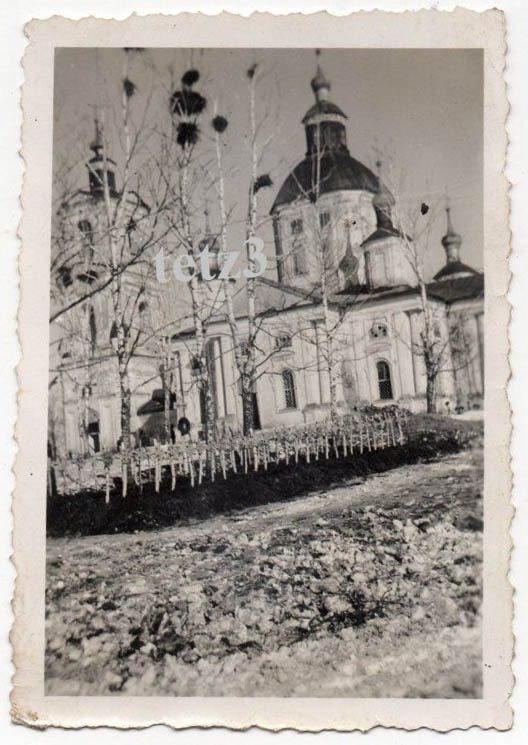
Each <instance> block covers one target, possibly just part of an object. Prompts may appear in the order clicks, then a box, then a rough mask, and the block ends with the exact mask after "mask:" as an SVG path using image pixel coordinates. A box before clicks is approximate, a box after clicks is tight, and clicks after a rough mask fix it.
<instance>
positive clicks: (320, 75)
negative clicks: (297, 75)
mask: <svg viewBox="0 0 528 745" xmlns="http://www.w3.org/2000/svg"><path fill="white" fill-rule="evenodd" d="M310 85H311V86H312V90H313V92H314V94H315V97H316V99H317V100H318V101H324V100H326V97H327V96H328V92H329V91H330V90H331V88H332V85H331V83H330V81H329V80H328V78H327V77H326V75H325V74H324V72H323V71H322V69H321V66H320V65H317V71H316V73H315V77H313V78H312V80H311V82H310Z"/></svg>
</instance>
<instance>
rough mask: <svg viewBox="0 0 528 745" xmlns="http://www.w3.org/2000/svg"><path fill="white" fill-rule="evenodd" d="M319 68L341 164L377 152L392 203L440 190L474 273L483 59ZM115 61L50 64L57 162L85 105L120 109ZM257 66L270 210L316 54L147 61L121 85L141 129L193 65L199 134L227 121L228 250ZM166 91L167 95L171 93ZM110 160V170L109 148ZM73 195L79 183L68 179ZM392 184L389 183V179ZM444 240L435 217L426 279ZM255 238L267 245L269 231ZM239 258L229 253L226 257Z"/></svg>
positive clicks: (359, 59) (61, 56) (299, 151)
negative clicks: (197, 75) (343, 156)
mask: <svg viewBox="0 0 528 745" xmlns="http://www.w3.org/2000/svg"><path fill="white" fill-rule="evenodd" d="M319 59H320V63H321V66H322V67H323V70H324V72H325V74H326V76H327V77H328V78H329V79H330V81H331V84H332V90H331V92H330V96H329V98H330V100H331V101H333V102H334V103H336V104H337V105H338V106H340V107H341V108H342V110H343V111H344V112H345V113H346V114H347V116H348V121H347V135H348V147H349V150H350V154H351V155H352V156H353V157H354V158H357V159H358V160H360V161H362V162H363V163H365V165H368V166H369V167H371V168H373V167H374V163H375V161H376V158H377V154H376V153H377V151H381V152H382V153H383V157H382V159H383V160H384V163H387V162H388V160H389V159H390V158H392V159H393V161H394V166H395V172H398V173H401V174H403V176H404V182H403V185H401V186H400V187H399V188H400V194H399V196H400V197H402V196H403V197H404V198H405V199H409V200H411V201H413V200H414V199H416V200H417V201H418V200H419V201H420V202H421V201H422V200H425V201H427V202H429V203H438V202H439V201H440V200H442V199H443V195H444V193H445V190H446V188H447V190H448V192H449V195H450V199H451V205H452V218H453V222H454V226H455V229H456V230H457V232H459V233H460V234H461V235H462V238H463V243H462V254H461V258H462V260H463V261H465V262H466V263H469V264H471V265H472V266H474V267H475V268H482V262H483V256H482V209H483V208H482V84H483V81H482V57H481V53H480V51H479V50H475V49H467V50H416V49H414V50H398V49H382V50H371V49H354V50H338V49H331V50H324V49H323V50H322V51H321V55H320V58H319ZM122 60H123V52H122V51H121V50H117V49H100V50H97V51H96V50H94V49H87V48H86V49H83V48H75V49H59V50H57V52H56V59H55V66H56V69H55V127H54V148H55V151H54V156H55V158H54V159H55V162H56V163H58V162H60V161H63V160H72V159H75V158H78V159H79V162H81V161H82V158H84V157H86V156H87V155H89V151H88V147H87V146H88V143H89V141H90V139H91V138H93V117H94V105H95V104H98V103H99V104H100V103H101V102H102V101H103V102H106V105H107V106H110V107H111V106H112V105H114V104H115V103H117V102H118V101H119V96H120V80H121V77H122ZM254 62H258V64H259V69H260V70H261V71H262V80H261V82H260V83H259V110H258V118H259V119H261V118H262V117H263V116H264V114H265V115H266V119H265V122H264V124H263V126H262V131H261V140H262V141H266V140H268V139H269V140H270V141H269V144H268V146H267V148H266V150H265V155H264V158H263V162H262V166H261V171H270V173H271V176H272V179H273V181H274V186H273V188H271V189H268V190H265V192H266V193H265V192H264V191H262V192H261V194H262V198H261V207H262V210H263V211H264V212H265V211H267V210H269V207H270V206H271V203H272V201H273V199H274V197H275V196H276V193H277V190H278V189H279V187H280V184H281V182H282V181H283V180H284V178H285V177H286V175H287V173H288V170H289V169H290V168H292V167H293V166H294V165H295V164H296V163H297V162H298V161H300V160H302V158H303V157H304V153H305V149H306V148H305V140H304V130H303V127H302V125H301V119H302V117H303V116H304V114H305V112H306V111H307V109H308V108H309V107H310V106H311V105H312V104H313V102H314V97H313V93H312V91H311V88H310V80H311V78H312V77H313V75H314V72H315V67H316V57H315V54H314V50H308V49H295V50H280V49H264V50H227V49H207V50H194V51H193V52H192V57H191V52H190V51H189V50H180V49H176V50H174V49H172V50H169V49H155V50H147V51H146V52H145V53H143V54H141V55H137V57H135V61H134V62H133V65H132V69H131V73H130V77H131V79H132V80H133V81H134V82H135V83H136V84H137V86H138V90H137V95H136V96H135V97H134V99H133V103H134V106H135V107H136V110H137V112H140V111H141V109H142V107H144V106H145V105H146V102H147V98H148V96H149V93H151V92H152V91H153V93H152V97H151V99H150V100H149V102H148V112H147V116H148V117H149V119H150V121H151V122H152V121H154V120H155V119H156V117H158V118H161V117H166V116H167V110H168V104H167V97H168V96H167V92H168V90H170V88H171V84H170V82H169V80H170V73H169V69H170V68H171V67H172V70H173V76H174V79H175V81H176V84H178V83H179V78H180V77H181V75H182V74H183V72H185V70H186V69H188V68H189V67H190V66H191V65H192V66H193V67H196V68H198V69H199V70H200V72H201V76H202V79H201V81H200V83H199V84H198V85H197V86H196V88H197V89H198V90H200V92H201V93H202V94H203V95H206V97H208V101H209V103H208V112H207V114H206V116H205V117H204V126H203V129H204V130H206V129H208V123H209V121H210V118H211V116H212V115H213V109H214V105H215V103H216V106H217V109H218V111H219V113H222V114H224V115H225V116H226V117H227V118H228V120H229V127H228V129H227V131H226V135H225V142H226V162H227V164H228V166H229V171H230V174H231V175H230V178H229V180H228V186H227V201H228V203H229V205H232V206H233V207H234V213H233V217H234V223H233V227H232V228H231V233H230V242H231V243H234V244H237V243H239V242H240V241H241V240H242V238H243V229H242V225H243V221H244V216H245V211H246V203H247V183H248V182H247V178H248V168H249V163H248V153H247V149H246V148H245V146H244V132H245V131H247V130H246V128H247V121H248V105H247V101H248V97H247V78H246V71H247V69H248V67H250V66H251V65H252V64H253V63H254ZM174 87H176V86H174ZM115 151H116V152H113V153H112V155H113V156H114V158H115V159H116V160H119V147H118V145H117V143H116V144H115ZM77 173H78V178H79V180H80V184H79V185H82V182H83V181H84V180H85V178H86V176H85V174H84V173H83V171H82V168H78V169H77ZM398 181H399V179H398ZM444 233H445V215H444V213H443V212H442V213H441V214H440V215H439V218H438V220H437V222H436V223H435V226H434V229H433V234H432V242H431V243H432V245H431V249H430V251H429V256H428V260H427V268H428V270H429V273H430V274H432V273H433V272H434V271H436V270H438V269H439V268H440V267H441V266H442V265H443V263H444V261H445V254H444V252H443V249H442V247H441V244H440V239H441V236H442V235H443V234H444ZM262 237H263V238H264V239H265V240H266V242H267V243H268V244H269V245H271V231H269V230H268V229H264V230H263V235H262ZM234 248H238V246H237V245H233V249H234Z"/></svg>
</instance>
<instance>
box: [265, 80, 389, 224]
mask: <svg viewBox="0 0 528 745" xmlns="http://www.w3.org/2000/svg"><path fill="white" fill-rule="evenodd" d="M311 87H312V90H313V92H314V94H315V97H316V101H315V104H314V105H313V106H312V107H311V108H310V109H309V110H308V111H307V113H306V114H305V116H304V118H303V120H302V123H303V124H304V126H305V131H306V144H307V152H306V156H305V158H304V160H302V161H301V162H300V163H299V164H298V165H297V166H296V167H295V168H294V170H293V171H292V173H291V174H290V175H289V176H288V177H287V178H286V180H285V181H284V183H283V184H282V186H281V188H280V189H279V193H278V195H277V197H276V199H275V201H274V203H273V206H272V208H271V212H274V211H275V210H276V209H277V208H278V207H280V206H282V205H284V204H289V203H291V202H295V201H297V200H299V199H310V200H311V201H315V200H316V199H317V197H318V196H321V195H322V194H327V193H329V192H334V191H369V192H371V193H372V194H377V193H378V191H379V180H378V177H377V176H376V175H375V174H374V173H373V172H372V171H371V170H370V169H369V168H367V167H366V166H365V165H363V163H360V162H359V161H358V160H356V159H355V158H352V157H351V155H350V153H349V152H348V148H347V142H346V129H345V121H346V118H347V117H346V114H344V113H343V111H341V109H340V108H339V107H338V106H336V105H335V104H334V103H332V102H331V101H328V100H327V98H326V95H327V93H328V91H329V90H330V87H331V85H330V81H329V80H328V79H327V78H326V76H325V75H324V73H323V71H322V69H321V67H320V66H318V67H317V72H316V74H315V77H314V78H313V80H312V81H311ZM316 159H317V161H318V167H317V168H316V167H315V162H316ZM316 174H318V177H319V178H318V183H317V182H316Z"/></svg>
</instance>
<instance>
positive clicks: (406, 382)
mask: <svg viewBox="0 0 528 745" xmlns="http://www.w3.org/2000/svg"><path fill="white" fill-rule="evenodd" d="M311 86H312V90H313V93H314V96H315V102H314V105H313V106H312V107H311V108H310V109H309V110H308V111H307V112H306V114H305V115H304V118H303V119H302V124H303V126H304V129H305V134H306V152H305V154H304V157H303V158H302V159H301V160H300V162H299V163H298V165H297V166H295V168H294V169H293V170H292V171H291V173H290V174H289V175H288V176H287V178H286V179H285V181H284V182H283V183H282V185H281V186H280V188H279V189H278V191H277V194H276V196H275V200H274V202H273V205H272V208H271V218H272V223H273V236H274V247H275V257H274V258H275V261H274V267H276V273H275V276H269V275H266V276H263V277H260V278H259V279H258V280H257V281H256V295H255V300H256V307H257V313H258V318H259V329H260V330H259V337H258V339H257V344H256V347H257V348H258V351H257V376H256V383H255V390H254V394H253V400H254V423H255V428H259V429H271V428H273V427H282V426H290V425H302V424H303V423H306V422H311V421H314V420H319V419H324V418H326V417H328V415H329V412H330V404H331V396H332V392H333V396H334V397H335V405H336V408H337V412H338V414H346V413H348V412H351V411H354V410H357V409H360V408H362V407H366V406H376V407H382V406H386V405H392V404H398V405H399V406H401V407H405V408H406V409H409V410H410V411H413V412H419V411H424V410H425V409H426V405H427V404H426V393H427V374H426V373H427V370H426V364H425V360H424V338H425V336H426V335H427V334H429V335H432V337H433V339H432V341H431V344H436V348H437V349H440V348H441V349H442V354H441V359H440V358H439V363H438V373H437V375H436V379H435V407H436V410H437V411H438V412H440V413H446V414H448V413H455V411H463V410H467V409H470V408H482V407H483V392H484V324H483V319H484V276H483V274H482V273H481V272H478V271H476V270H475V269H473V268H471V267H470V266H468V265H466V264H465V263H463V261H462V257H461V248H462V238H461V236H460V235H459V234H457V233H456V231H455V229H454V227H453V221H452V216H451V210H450V208H449V207H448V208H447V210H446V233H445V235H444V237H443V239H442V246H438V250H439V251H440V250H442V248H443V250H444V251H445V257H446V260H445V264H444V266H443V268H442V269H441V270H440V271H439V272H438V273H437V274H436V275H435V276H434V278H432V279H431V280H430V281H427V282H423V281H420V277H419V273H417V271H416V267H414V266H413V262H412V259H411V256H410V246H412V236H408V235H406V234H405V233H404V232H403V229H402V227H401V226H400V224H399V223H400V221H399V220H398V219H396V218H395V215H394V213H395V211H397V208H396V205H395V200H394V197H393V195H392V194H391V193H390V191H389V189H388V188H387V187H386V186H385V185H384V184H383V183H382V180H381V177H380V176H381V175H380V173H379V172H378V173H374V172H373V171H372V170H370V169H369V168H367V167H366V166H365V165H363V164H362V163H361V162H360V161H358V160H356V159H355V158H354V157H353V156H352V155H351V154H350V152H349V147H348V142H347V129H346V123H347V116H346V114H345V113H344V112H343V111H342V110H341V109H340V108H339V106H337V105H336V104H334V103H333V102H331V101H330V100H329V94H330V90H331V85H330V82H329V81H328V80H327V78H326V77H325V75H324V73H323V72H322V70H321V69H320V67H318V69H317V73H316V75H315V77H314V78H313V80H312V81H311ZM96 188H97V185H96V184H95V183H93V184H91V189H92V195H91V196H90V195H88V196H87V197H86V199H87V200H88V201H90V200H92V203H93V190H94V189H96ZM113 188H115V184H114V185H113ZM81 201H82V200H81ZM143 208H145V209H146V206H145V207H143V206H142V205H140V206H138V205H133V206H132V207H131V209H133V211H134V210H136V211H137V210H138V209H143ZM76 220H77V218H76ZM83 221H84V223H83V227H81V222H83ZM77 223H78V227H79V230H81V232H82V231H84V232H86V231H87V230H88V228H87V224H88V219H87V217H86V216H85V215H84V214H83V216H81V217H80V218H79V219H78V220H77ZM89 229H90V230H92V227H91V225H90V227H89ZM81 238H83V236H80V239H81ZM84 240H86V236H84ZM431 250H437V249H436V247H432V248H431ZM216 281H217V280H213V283H214V282H216ZM176 287H177V291H178V292H179V293H182V292H183V293H184V292H186V291H187V290H186V289H185V288H184V289H182V286H181V285H180V284H179V283H177V282H170V283H167V285H163V286H162V287H161V289H160V288H159V287H158V288H155V289H153V290H152V292H153V297H152V298H151V300H150V301H149V299H148V298H146V299H145V302H154V303H155V302H156V297H155V294H156V293H157V292H166V293H175V292H176V289H175V288H176ZM234 303H235V314H236V318H237V324H238V326H239V330H240V335H241V338H242V339H243V338H244V332H245V323H246V321H245V319H246V318H247V296H246V292H245V288H244V286H243V284H242V283H239V284H237V286H236V287H235V289H234ZM94 306H95V304H94ZM98 307H99V308H100V309H101V308H103V307H104V301H103V300H101V299H100V300H98ZM90 312H91V313H92V314H93V313H96V314H97V313H98V310H97V308H96V307H94V308H92V310H91V311H90ZM101 313H102V315H101V317H100V319H99V318H98V319H94V318H92V317H91V316H90V314H88V316H87V323H88V324H89V325H90V324H92V333H94V329H95V325H96V324H97V326H98V329H99V328H102V329H103V330H102V331H100V332H99V331H98V333H100V335H101V336H100V338H103V339H109V338H110V337H109V334H110V333H111V329H109V328H106V327H107V326H109V324H110V322H109V319H108V317H107V316H106V317H105V316H104V313H103V311H102V310H101V311H100V314H101ZM426 314H427V319H426V318H425V316H426ZM110 325H111V324H110ZM246 325H247V324H246ZM328 334H331V337H332V339H331V349H332V357H331V359H332V365H331V369H329V365H328V359H329V357H328V355H329V342H328V338H327V337H328ZM193 335H194V330H193V325H192V322H191V321H186V322H182V323H180V324H179V325H178V327H177V328H176V327H175V328H174V329H173V331H172V333H171V350H172V357H171V359H172V364H173V365H174V381H175V382H174V387H173V391H172V395H171V399H170V406H171V420H172V421H173V422H174V425H175V426H176V425H177V422H178V420H179V419H180V418H181V417H185V418H186V419H187V420H188V421H189V422H190V425H191V436H196V437H199V436H200V433H201V431H202V428H203V423H204V411H203V408H204V407H203V401H201V397H200V392H199V390H198V387H197V384H196V377H195V370H194V369H193V353H192V349H193ZM246 338H247V331H246ZM207 339H208V341H207V349H208V355H209V358H210V379H211V387H212V390H213V397H214V408H215V415H216V425H217V427H218V429H219V431H220V432H222V431H227V430H230V431H237V430H240V429H241V426H242V400H241V395H240V380H239V375H238V371H237V366H236V364H235V350H234V349H233V342H232V336H231V333H230V329H229V325H228V323H227V321H226V317H225V310H224V309H223V308H222V306H221V304H220V305H219V307H218V308H217V309H216V310H215V314H214V316H213V317H212V318H211V320H210V321H209V322H208V324H207ZM243 344H244V341H242V345H243ZM95 346H96V347H97V350H96V351H97V354H99V355H100V357H101V359H100V370H101V372H100V373H99V375H98V381H99V382H98V384H97V385H92V386H91V387H90V388H89V393H88V394H87V395H89V402H86V401H85V417H86V416H87V417H88V418H87V419H85V425H82V426H89V427H91V430H92V431H93V432H96V433H97V438H96V440H95V439H94V438H92V440H91V442H90V449H91V450H92V451H97V450H99V449H104V448H112V447H115V446H116V443H117V441H118V438H119V425H118V423H119V400H118V399H119V389H118V388H117V387H116V385H115V374H112V372H111V369H112V366H115V364H116V362H115V359H112V356H111V353H110V352H111V350H110V347H108V349H105V343H100V342H98V343H97V344H96V345H95ZM108 350H110V352H109V351H108ZM68 365H70V369H71V368H72V367H74V361H73V360H66V361H65V362H64V361H63V368H64V369H66V368H68ZM105 370H106V371H107V372H104V371H105ZM131 370H132V372H131V374H132V376H133V377H134V379H135V381H136V385H134V386H133V394H132V415H133V416H132V431H133V432H135V433H136V435H137V439H138V441H139V437H140V436H141V437H144V438H145V441H148V439H149V438H156V439H158V440H159V439H162V437H163V435H162V433H163V420H164V408H165V405H166V399H165V397H164V395H163V392H162V390H161V384H160V379H159V362H158V361H157V360H156V359H155V357H154V356H149V354H147V353H143V354H142V355H138V358H137V359H136V360H133V361H132V362H131ZM72 380H73V377H72V375H71V374H69V375H68V376H65V375H63V376H62V383H61V385H62V393H61V395H60V396H58V397H56V402H55V410H57V407H58V409H60V411H59V413H56V414H55V416H56V418H57V417H58V419H61V418H62V420H63V422H64V433H63V437H62V446H61V448H60V449H62V450H65V451H66V452H82V450H83V441H82V437H81V436H80V434H79V433H80V428H79V401H80V400H82V397H81V398H79V395H78V393H77V394H76V393H75V390H74V389H75V383H72ZM65 381H66V382H65ZM142 381H144V382H142ZM77 385H78V384H77ZM82 426H81V430H82ZM175 435H176V436H177V432H176V430H175Z"/></svg>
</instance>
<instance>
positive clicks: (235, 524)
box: [46, 444, 482, 698]
mask: <svg viewBox="0 0 528 745" xmlns="http://www.w3.org/2000/svg"><path fill="white" fill-rule="evenodd" d="M250 488H251V482H250V481H249V480H248V489H250ZM481 488H482V449H481V447H480V446H479V445H478V444H476V445H474V446H473V447H472V448H470V449H468V450H466V451H463V452H461V453H458V454H455V455H448V456H443V457H441V458H439V459H438V460H437V461H435V462H430V463H420V464H416V465H407V466H402V467H400V468H396V469H393V470H391V471H387V472H385V473H383V474H379V475H374V476H369V477H367V478H365V479H361V478H358V477H354V478H353V479H351V481H350V483H348V484H345V485H340V486H339V487H336V488H329V489H326V490H325V491H324V492H322V493H319V494H310V495H309V496H305V497H302V498H298V499H295V500H292V501H289V502H287V503H282V504H281V503H274V504H271V505H260V506H256V507H253V508H249V509H246V510H244V511H243V512H239V513H237V514H233V515H230V516H218V517H214V518H211V519H208V520H205V521H202V522H196V523H194V524H188V525H186V526H184V527H181V526H180V527H177V528H169V529H164V530H158V531H155V532H152V531H151V532H144V533H137V534H128V535H125V534H121V535H111V536H109V535H104V536H102V535H101V536H88V537H82V538H71V539H66V538H50V539H48V549H47V562H48V563H47V570H48V588H47V605H46V608H47V610H46V636H47V639H46V641H47V646H46V693H47V694H48V695H81V694H82V695H87V694H88V695H89V694H93V695H107V694H115V695H119V694H125V695H182V696H193V695H202V696H207V695H210V696H222V695H223V696H252V695H254V696H307V697H312V696H350V697H434V698H446V697H454V698H457V697H478V696H480V695H481V693H482V688H481V685H482V684H481V647H480V634H481V630H480V603H481V591H482V588H481V570H482V500H481Z"/></svg>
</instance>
